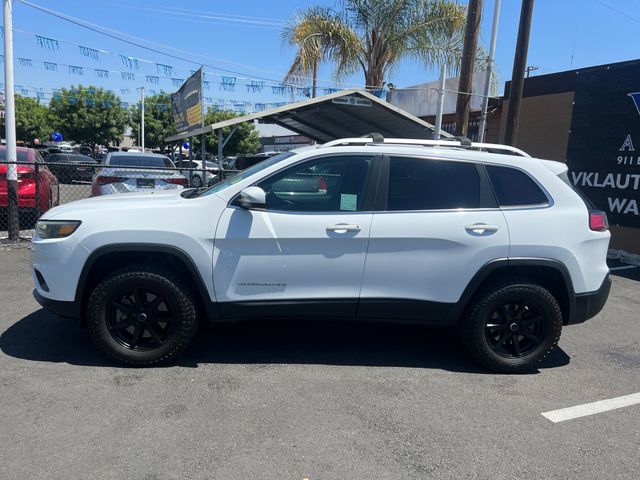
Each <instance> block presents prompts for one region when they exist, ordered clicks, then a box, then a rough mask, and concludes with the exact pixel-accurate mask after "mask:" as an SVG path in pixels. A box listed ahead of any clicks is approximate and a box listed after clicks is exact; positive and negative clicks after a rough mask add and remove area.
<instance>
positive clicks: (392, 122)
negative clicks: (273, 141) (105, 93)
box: [165, 90, 450, 143]
mask: <svg viewBox="0 0 640 480" xmlns="http://www.w3.org/2000/svg"><path fill="white" fill-rule="evenodd" d="M254 120H260V121H262V122H263V123H275V124H278V125H281V126H283V127H285V128H288V129H289V130H293V131H294V132H296V133H299V134H300V135H304V136H306V137H309V138H311V139H313V140H316V141H318V142H321V143H324V142H329V141H331V140H336V139H338V138H348V137H360V136H363V135H366V134H368V133H373V132H375V133H380V134H382V135H383V136H384V137H389V138H420V139H431V138H433V130H434V127H433V125H431V124H430V123H427V122H425V121H424V120H421V119H419V118H418V117H415V116H413V115H411V114H410V113H408V112H405V111H404V110H401V109H399V108H398V107H396V106H394V105H392V104H390V103H387V102H385V101H384V100H380V99H379V98H378V97H376V96H375V95H372V94H370V93H369V92H366V91H363V90H342V91H340V92H336V93H332V94H329V95H324V96H322V97H317V98H312V99H309V100H305V101H302V102H296V103H290V104H287V105H284V106H282V107H278V108H273V109H270V110H264V111H262V112H258V113H252V114H250V115H244V116H242V117H237V118H232V119H229V120H224V121H222V122H218V123H214V124H212V125H205V126H204V127H202V128H198V129H195V130H192V131H190V132H185V133H180V134H178V135H172V136H170V137H167V138H165V142H167V143H169V142H175V141H178V140H182V139H185V138H188V137H195V136H197V135H202V134H206V133H210V132H213V131H215V130H218V129H221V128H224V127H229V126H233V125H236V124H239V123H243V122H250V121H254ZM441 135H442V136H446V137H448V136H450V135H449V134H447V133H446V132H441Z"/></svg>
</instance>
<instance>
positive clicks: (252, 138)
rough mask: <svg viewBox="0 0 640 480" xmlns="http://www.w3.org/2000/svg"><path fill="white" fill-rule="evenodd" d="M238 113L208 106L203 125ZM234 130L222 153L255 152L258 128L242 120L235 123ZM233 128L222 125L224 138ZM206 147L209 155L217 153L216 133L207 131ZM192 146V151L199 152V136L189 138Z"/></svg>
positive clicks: (257, 145) (257, 147)
mask: <svg viewBox="0 0 640 480" xmlns="http://www.w3.org/2000/svg"><path fill="white" fill-rule="evenodd" d="M239 116H240V115H239V114H237V113H234V112H221V111H217V110H214V109H212V108H209V109H208V110H207V113H206V114H205V116H204V123H205V125H211V124H213V123H217V122H222V121H224V120H229V119H232V118H236V117H239ZM235 127H236V130H235V132H234V133H233V136H232V137H231V139H230V140H229V141H228V142H227V144H226V145H225V146H224V149H223V152H222V153H223V155H225V156H229V155H238V154H240V153H256V152H257V151H258V150H259V149H260V137H259V136H258V130H257V129H256V127H255V125H254V124H253V122H244V123H239V124H237V125H235ZM231 130H233V127H224V128H223V129H222V134H223V135H224V137H225V138H226V137H227V135H229V133H230V132H231ZM205 137H206V145H205V146H206V149H207V153H210V154H211V155H217V154H218V136H217V133H216V134H213V133H209V134H207V135H206V136H205ZM191 140H192V141H191V145H192V148H194V153H196V154H197V153H200V138H196V137H194V138H192V139H191Z"/></svg>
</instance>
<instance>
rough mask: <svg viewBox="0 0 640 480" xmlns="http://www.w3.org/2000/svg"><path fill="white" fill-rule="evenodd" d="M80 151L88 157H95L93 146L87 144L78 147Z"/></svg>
mask: <svg viewBox="0 0 640 480" xmlns="http://www.w3.org/2000/svg"><path fill="white" fill-rule="evenodd" d="M78 153H79V154H80V155H86V156H87V157H91V158H93V156H94V154H93V150H92V149H91V147H88V146H86V145H83V146H81V147H80V148H79V149H78Z"/></svg>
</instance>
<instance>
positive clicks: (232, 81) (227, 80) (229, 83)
mask: <svg viewBox="0 0 640 480" xmlns="http://www.w3.org/2000/svg"><path fill="white" fill-rule="evenodd" d="M236 80H237V79H236V77H225V76H223V77H222V83H221V84H220V88H221V89H222V90H225V91H227V92H233V91H234V90H235V87H236Z"/></svg>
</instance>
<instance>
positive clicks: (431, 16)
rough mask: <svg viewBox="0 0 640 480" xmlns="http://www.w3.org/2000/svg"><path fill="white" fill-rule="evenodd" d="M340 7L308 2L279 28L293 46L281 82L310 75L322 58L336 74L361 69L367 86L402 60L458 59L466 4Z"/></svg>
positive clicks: (352, 1)
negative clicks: (314, 4)
mask: <svg viewBox="0 0 640 480" xmlns="http://www.w3.org/2000/svg"><path fill="white" fill-rule="evenodd" d="M340 7H341V8H340V9H339V10H336V9H332V8H325V7H309V8H307V9H306V10H303V11H301V12H299V13H298V14H296V15H295V16H294V17H293V18H292V19H291V20H290V21H289V22H288V23H287V25H286V26H285V27H284V29H283V31H282V41H283V44H285V45H291V46H294V47H296V48H297V51H296V54H295V57H294V60H293V62H292V64H291V67H290V68H289V71H288V72H287V74H286V76H285V81H290V82H292V83H297V84H299V83H300V79H307V78H309V77H315V72H317V64H318V62H320V61H324V60H326V61H331V62H333V63H334V64H335V76H336V78H337V79H340V78H344V77H345V76H348V75H351V74H354V73H356V72H357V71H362V72H363V73H364V83H365V88H367V89H370V90H373V89H377V88H382V87H383V86H384V84H385V77H386V75H387V74H388V73H389V71H390V70H391V69H393V67H394V66H397V65H398V63H399V62H400V61H401V60H404V59H412V60H415V61H417V62H420V63H422V64H423V65H425V66H426V67H434V66H436V65H439V64H442V63H446V64H448V65H451V66H457V65H458V63H459V60H460V57H461V52H462V43H463V35H464V25H465V19H466V8H465V7H464V6H463V5H459V4H458V3H457V2H455V1H453V0H342V2H341V3H340ZM314 80H315V78H314ZM314 83H315V81H314Z"/></svg>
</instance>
